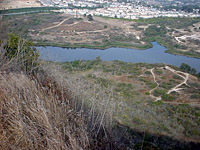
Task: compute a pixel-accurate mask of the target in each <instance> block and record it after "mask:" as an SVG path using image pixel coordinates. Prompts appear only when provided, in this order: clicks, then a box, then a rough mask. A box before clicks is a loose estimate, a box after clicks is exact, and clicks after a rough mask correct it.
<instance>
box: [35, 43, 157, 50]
mask: <svg viewBox="0 0 200 150" xmlns="http://www.w3.org/2000/svg"><path fill="white" fill-rule="evenodd" d="M34 46H53V47H63V48H90V49H101V50H105V49H108V48H111V47H122V48H132V49H138V50H145V49H148V48H152V47H153V45H152V44H151V43H148V45H141V46H136V45H132V44H128V43H119V42H113V43H105V44H103V45H89V44H76V45H71V44H62V43H46V42H42V43H37V42H35V43H34Z"/></svg>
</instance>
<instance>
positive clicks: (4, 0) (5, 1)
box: [0, 0, 41, 10]
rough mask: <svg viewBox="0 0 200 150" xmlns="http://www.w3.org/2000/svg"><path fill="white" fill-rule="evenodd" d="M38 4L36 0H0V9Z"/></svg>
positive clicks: (37, 5)
mask: <svg viewBox="0 0 200 150" xmlns="http://www.w3.org/2000/svg"><path fill="white" fill-rule="evenodd" d="M40 6H41V4H40V3H39V2H38V1H37V0H0V10H3V9H14V8H26V7H40Z"/></svg>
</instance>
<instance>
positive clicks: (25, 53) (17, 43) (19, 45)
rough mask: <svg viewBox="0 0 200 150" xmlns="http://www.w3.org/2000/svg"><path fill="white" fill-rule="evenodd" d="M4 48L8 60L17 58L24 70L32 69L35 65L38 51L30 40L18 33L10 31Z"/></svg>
mask: <svg viewBox="0 0 200 150" xmlns="http://www.w3.org/2000/svg"><path fill="white" fill-rule="evenodd" d="M4 49H5V51H6V53H5V55H6V56H7V57H8V58H9V59H10V60H12V59H17V61H18V63H19V64H20V65H21V66H22V68H23V70H25V71H26V72H29V71H32V70H33V69H34V67H36V66H37V61H38V58H39V52H37V50H36V48H34V47H33V43H32V42H31V41H26V40H24V39H21V38H20V37H19V36H18V35H15V34H13V33H10V34H9V37H8V40H7V43H6V45H5V46H4Z"/></svg>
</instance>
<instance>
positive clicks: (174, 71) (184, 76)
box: [149, 66, 189, 104]
mask: <svg viewBox="0 0 200 150" xmlns="http://www.w3.org/2000/svg"><path fill="white" fill-rule="evenodd" d="M164 68H165V69H167V70H169V71H171V72H172V73H174V74H176V75H178V76H179V77H181V78H183V79H184V81H183V82H181V83H180V84H178V85H176V86H175V87H173V88H171V89H170V90H169V91H168V92H167V94H170V93H172V92H179V91H180V90H183V89H184V88H180V87H181V86H182V85H184V84H185V85H186V86H188V84H187V81H188V79H189V74H188V73H185V72H182V71H176V70H174V69H173V68H171V67H169V66H165V67H164ZM154 69H155V68H152V69H151V70H150V71H151V74H152V75H153V79H154V82H155V83H156V84H157V86H156V87H155V88H153V89H151V90H150V91H149V93H150V96H151V97H152V98H154V99H155V101H159V100H162V98H161V96H159V97H156V96H154V95H153V94H152V93H153V91H154V90H155V89H157V88H158V87H159V83H158V82H157V81H156V76H155V74H154V72H153V70H154ZM165 103H170V104H179V102H165Z"/></svg>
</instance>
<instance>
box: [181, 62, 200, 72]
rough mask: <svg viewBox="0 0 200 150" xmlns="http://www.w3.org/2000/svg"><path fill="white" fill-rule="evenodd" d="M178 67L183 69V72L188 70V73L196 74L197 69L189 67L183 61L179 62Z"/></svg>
mask: <svg viewBox="0 0 200 150" xmlns="http://www.w3.org/2000/svg"><path fill="white" fill-rule="evenodd" d="M180 69H181V70H183V71H185V72H188V73H190V74H196V73H197V70H196V69H195V68H191V67H190V66H189V65H188V64H185V63H182V64H181V66H180Z"/></svg>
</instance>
